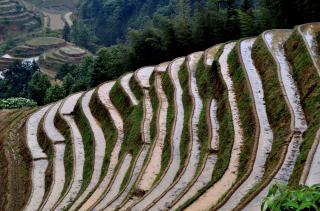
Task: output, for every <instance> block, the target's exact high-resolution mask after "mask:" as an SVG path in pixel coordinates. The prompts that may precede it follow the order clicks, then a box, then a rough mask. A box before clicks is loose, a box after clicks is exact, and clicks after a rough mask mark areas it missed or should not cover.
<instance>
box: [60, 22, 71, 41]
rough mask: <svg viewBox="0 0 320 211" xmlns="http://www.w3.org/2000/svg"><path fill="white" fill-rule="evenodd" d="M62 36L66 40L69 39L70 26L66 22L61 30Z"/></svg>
mask: <svg viewBox="0 0 320 211" xmlns="http://www.w3.org/2000/svg"><path fill="white" fill-rule="evenodd" d="M62 38H63V39H64V40H66V41H68V42H69V41H70V26H69V24H66V25H65V26H64V28H63V31H62Z"/></svg>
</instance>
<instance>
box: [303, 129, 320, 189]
mask: <svg viewBox="0 0 320 211" xmlns="http://www.w3.org/2000/svg"><path fill="white" fill-rule="evenodd" d="M314 142H315V144H316V146H317V147H316V150H315V153H314V155H313V157H312V159H311V158H310V159H308V160H311V166H310V169H309V172H308V176H307V178H306V181H305V183H304V184H305V185H309V186H310V185H315V184H320V144H319V142H320V130H318V132H317V135H316V138H315V141H314Z"/></svg>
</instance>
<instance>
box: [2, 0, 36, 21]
mask: <svg viewBox="0 0 320 211" xmlns="http://www.w3.org/2000/svg"><path fill="white" fill-rule="evenodd" d="M33 17H34V15H33V14H32V13H30V12H29V11H27V10H26V8H24V7H23V6H22V5H21V4H20V3H19V2H17V1H12V0H8V1H7V0H2V1H0V22H13V23H15V22H20V23H27V22H28V21H30V20H31V19H32V18H33Z"/></svg>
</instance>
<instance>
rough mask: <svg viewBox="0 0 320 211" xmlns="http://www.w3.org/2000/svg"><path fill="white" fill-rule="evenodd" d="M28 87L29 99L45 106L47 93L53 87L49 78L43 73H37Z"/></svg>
mask: <svg viewBox="0 0 320 211" xmlns="http://www.w3.org/2000/svg"><path fill="white" fill-rule="evenodd" d="M28 85H29V86H28V96H29V98H30V99H33V100H34V101H36V102H37V103H38V104H39V105H43V104H44V103H45V101H44V98H45V96H46V92H47V90H48V89H49V88H50V86H51V84H50V81H49V78H48V76H46V75H44V74H42V73H41V72H35V73H34V74H33V76H32V79H31V80H30V81H29V83H28Z"/></svg>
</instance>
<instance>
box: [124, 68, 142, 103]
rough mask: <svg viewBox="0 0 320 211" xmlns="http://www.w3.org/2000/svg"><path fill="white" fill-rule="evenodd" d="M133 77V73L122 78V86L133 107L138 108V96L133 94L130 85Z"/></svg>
mask: <svg viewBox="0 0 320 211" xmlns="http://www.w3.org/2000/svg"><path fill="white" fill-rule="evenodd" d="M132 76H133V73H128V74H126V75H124V76H122V77H121V78H120V84H121V86H122V88H123V90H124V91H125V92H126V94H127V95H128V97H129V98H130V100H131V103H132V105H134V106H136V105H138V103H139V102H138V99H137V98H136V96H135V95H134V94H133V92H132V90H131V88H130V85H129V82H130V80H131V78H132Z"/></svg>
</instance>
